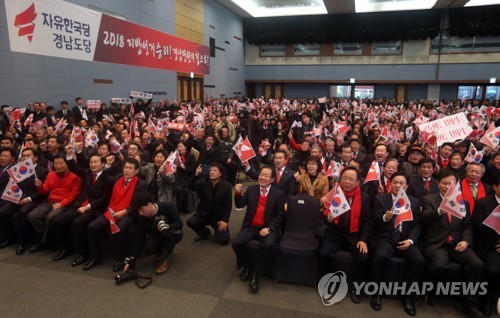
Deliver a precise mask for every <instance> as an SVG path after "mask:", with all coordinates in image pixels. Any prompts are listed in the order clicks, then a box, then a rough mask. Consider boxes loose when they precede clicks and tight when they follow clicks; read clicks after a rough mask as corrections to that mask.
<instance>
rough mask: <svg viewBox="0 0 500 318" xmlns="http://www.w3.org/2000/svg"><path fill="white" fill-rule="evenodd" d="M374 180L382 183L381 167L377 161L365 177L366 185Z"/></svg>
mask: <svg viewBox="0 0 500 318" xmlns="http://www.w3.org/2000/svg"><path fill="white" fill-rule="evenodd" d="M373 180H378V181H380V167H379V165H378V163H377V162H376V161H374V162H372V164H371V166H370V169H369V170H368V173H367V174H366V177H365V183H367V182H369V181H373Z"/></svg>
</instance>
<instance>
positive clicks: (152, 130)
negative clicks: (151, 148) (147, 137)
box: [148, 117, 157, 134]
mask: <svg viewBox="0 0 500 318" xmlns="http://www.w3.org/2000/svg"><path fill="white" fill-rule="evenodd" d="M148 132H149V133H151V134H155V133H156V132H157V128H156V125H155V123H153V121H152V120H151V117H150V118H148Z"/></svg>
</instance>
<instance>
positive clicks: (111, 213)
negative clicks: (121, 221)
mask: <svg viewBox="0 0 500 318" xmlns="http://www.w3.org/2000/svg"><path fill="white" fill-rule="evenodd" d="M115 213H116V212H115V211H113V209H111V208H109V207H108V209H107V210H106V212H104V216H105V217H106V219H108V221H109V227H110V231H111V234H115V233H118V232H120V228H119V227H118V225H117V224H116V222H115V218H114V216H115Z"/></svg>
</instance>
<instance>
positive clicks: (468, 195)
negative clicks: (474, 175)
mask: <svg viewBox="0 0 500 318" xmlns="http://www.w3.org/2000/svg"><path fill="white" fill-rule="evenodd" d="M462 196H463V198H464V200H465V201H467V202H469V205H470V215H472V212H473V211H474V205H475V203H476V202H475V200H474V196H473V195H472V190H471V189H470V182H469V180H467V179H463V180H462ZM485 196H486V192H485V191H484V186H483V183H482V182H481V181H480V182H478V183H477V197H476V200H477V199H481V198H484V197H485Z"/></svg>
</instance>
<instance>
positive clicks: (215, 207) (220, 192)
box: [189, 179, 233, 223]
mask: <svg viewBox="0 0 500 318" xmlns="http://www.w3.org/2000/svg"><path fill="white" fill-rule="evenodd" d="M216 187H217V190H216V192H215V195H214V194H213V186H212V183H211V182H210V180H208V179H199V180H196V182H193V183H191V185H190V186H189V189H190V190H193V191H197V192H198V197H199V198H200V203H199V204H198V209H197V210H196V212H195V213H194V215H200V216H207V217H209V219H213V220H216V221H224V222H226V223H227V222H229V217H230V216H231V209H232V208H233V197H232V196H233V193H232V192H231V184H230V183H229V182H227V181H224V180H220V181H219V183H218V184H217V185H216Z"/></svg>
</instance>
